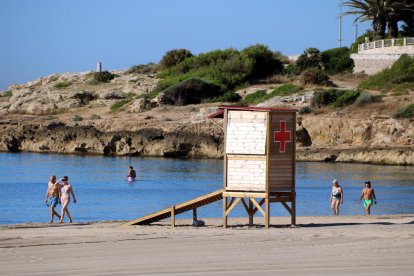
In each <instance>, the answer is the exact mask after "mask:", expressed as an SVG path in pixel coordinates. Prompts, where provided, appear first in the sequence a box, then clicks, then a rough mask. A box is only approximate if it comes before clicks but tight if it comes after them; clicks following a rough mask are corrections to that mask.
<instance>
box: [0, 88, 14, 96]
mask: <svg viewBox="0 0 414 276" xmlns="http://www.w3.org/2000/svg"><path fill="white" fill-rule="evenodd" d="M11 96H13V93H12V92H11V91H10V90H7V91H5V92H3V93H0V97H11Z"/></svg>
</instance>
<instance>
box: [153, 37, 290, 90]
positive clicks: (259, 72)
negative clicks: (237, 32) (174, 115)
mask: <svg viewBox="0 0 414 276" xmlns="http://www.w3.org/2000/svg"><path fill="white" fill-rule="evenodd" d="M282 72H283V65H282V63H281V62H280V61H279V60H278V59H276V58H275V57H274V54H273V52H272V51H270V50H269V49H268V48H267V47H266V46H263V45H255V46H251V47H248V48H246V49H243V50H242V51H237V50H235V49H226V50H215V51H211V52H208V53H202V54H199V55H197V56H192V57H188V58H185V59H184V60H182V61H181V62H179V63H178V64H176V65H175V66H172V67H170V68H168V69H164V70H163V71H161V72H160V73H159V74H158V77H160V78H161V79H162V80H161V81H159V82H158V85H157V87H156V89H155V91H158V92H160V91H163V90H165V89H166V88H168V87H171V86H173V85H177V84H179V83H180V82H183V81H185V80H187V79H202V80H204V81H205V82H208V83H211V84H214V85H216V86H218V87H220V90H221V91H222V92H223V94H224V93H225V92H229V91H233V90H234V89H235V88H236V87H238V86H241V85H243V84H245V83H246V82H247V83H249V82H254V81H256V80H259V79H261V78H266V77H268V76H271V75H273V74H278V73H279V74H280V73H282ZM214 97H215V96H213V95H212V96H211V97H210V98H214Z"/></svg>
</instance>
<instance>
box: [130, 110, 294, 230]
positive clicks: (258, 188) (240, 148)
mask: <svg viewBox="0 0 414 276" xmlns="http://www.w3.org/2000/svg"><path fill="white" fill-rule="evenodd" d="M296 111H297V110H296V109H291V108H267V107H266V108H265V107H237V106H219V111H218V112H215V113H213V114H211V115H210V116H208V118H209V119H210V120H211V121H213V122H214V123H215V124H217V125H219V126H220V127H221V128H223V130H224V142H225V146H224V188H223V189H220V190H217V191H214V192H211V193H209V194H206V195H202V196H199V197H197V198H194V199H191V200H188V201H185V202H183V203H180V204H177V205H173V206H171V207H167V208H165V209H163V210H160V211H158V212H154V213H152V214H149V215H146V216H143V217H140V218H137V219H134V220H131V221H129V222H126V223H124V224H123V225H124V226H128V225H146V224H151V223H153V222H157V221H160V220H164V219H167V218H170V217H171V226H173V227H174V226H175V216H176V215H178V214H181V213H184V212H188V211H191V210H192V211H193V221H196V220H197V208H200V207H202V206H204V205H207V204H210V203H213V202H216V201H219V200H223V226H224V227H227V217H228V215H229V214H230V212H231V211H232V210H233V209H234V207H236V206H237V204H238V203H239V202H242V204H243V206H244V208H245V209H246V211H247V214H248V215H249V225H253V217H254V215H255V214H256V212H257V211H259V212H260V213H261V214H262V215H263V216H264V218H265V226H266V228H268V227H269V224H270V203H271V202H280V203H281V204H282V205H283V206H284V207H285V208H286V209H287V210H288V212H289V213H290V215H291V224H292V225H294V224H296V208H295V204H296V192H295V157H296V146H295V140H296ZM218 118H223V119H224V120H223V121H222V122H218V121H217V120H216V119H218ZM288 203H290V205H289V204H288Z"/></svg>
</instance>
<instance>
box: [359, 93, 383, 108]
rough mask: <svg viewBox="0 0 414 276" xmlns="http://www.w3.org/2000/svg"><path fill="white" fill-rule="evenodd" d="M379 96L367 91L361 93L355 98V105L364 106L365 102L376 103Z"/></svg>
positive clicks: (379, 98) (379, 99) (378, 100)
mask: <svg viewBox="0 0 414 276" xmlns="http://www.w3.org/2000/svg"><path fill="white" fill-rule="evenodd" d="M381 98H382V97H381V96H378V95H372V94H369V93H365V92H364V93H361V94H360V95H359V96H358V98H357V99H356V100H355V105H356V106H365V105H367V104H371V103H376V102H380V101H381Z"/></svg>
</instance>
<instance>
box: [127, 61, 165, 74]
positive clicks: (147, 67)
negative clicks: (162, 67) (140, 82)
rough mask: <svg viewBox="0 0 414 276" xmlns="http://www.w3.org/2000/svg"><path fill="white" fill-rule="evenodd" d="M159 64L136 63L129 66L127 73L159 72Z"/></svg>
mask: <svg viewBox="0 0 414 276" xmlns="http://www.w3.org/2000/svg"><path fill="white" fill-rule="evenodd" d="M158 69H159V66H158V65H157V64H154V63H148V64H140V65H135V66H132V67H131V68H129V69H128V70H127V71H126V72H125V73H126V74H155V73H157V71H158Z"/></svg>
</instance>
